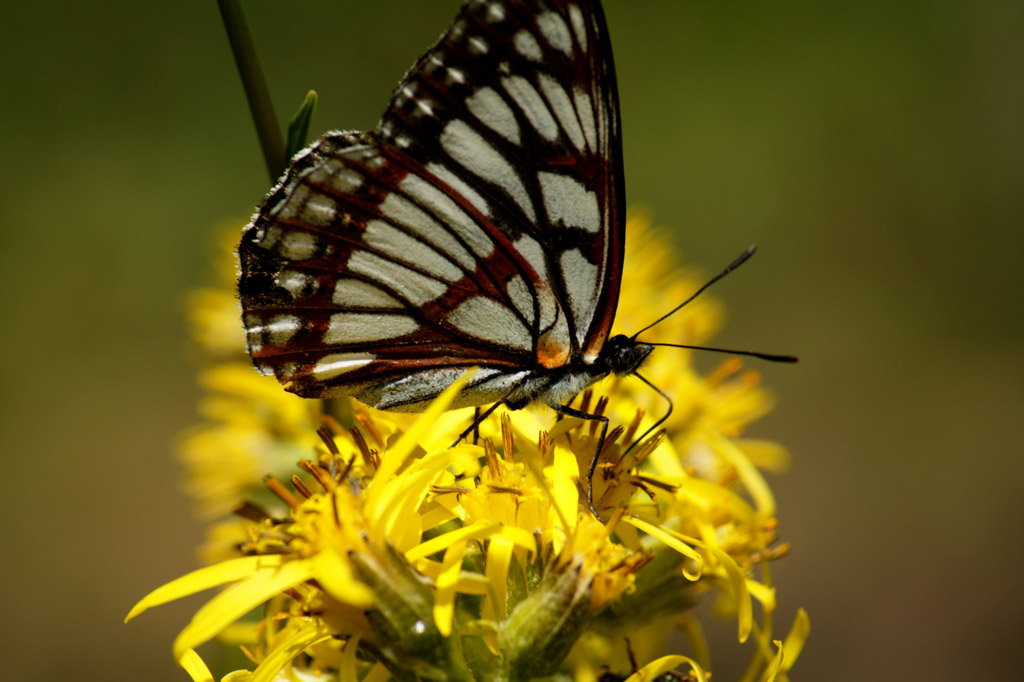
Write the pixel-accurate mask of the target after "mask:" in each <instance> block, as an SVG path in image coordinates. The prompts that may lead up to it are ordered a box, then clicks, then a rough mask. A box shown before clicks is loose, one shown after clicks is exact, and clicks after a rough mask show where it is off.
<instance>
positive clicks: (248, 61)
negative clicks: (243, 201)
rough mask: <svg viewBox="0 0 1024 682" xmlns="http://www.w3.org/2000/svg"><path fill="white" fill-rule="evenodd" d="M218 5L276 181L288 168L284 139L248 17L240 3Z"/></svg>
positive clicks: (233, 0)
mask: <svg viewBox="0 0 1024 682" xmlns="http://www.w3.org/2000/svg"><path fill="white" fill-rule="evenodd" d="M217 5H218V6H219V7H220V15H221V18H222V19H223V20H224V28H225V29H226V30H227V32H228V40H229V41H230V43H231V51H232V53H234V55H235V64H236V65H237V66H238V74H239V76H241V78H242V86H243V87H244V88H245V96H246V99H248V100H249V110H250V111H251V112H252V119H253V122H254V123H255V124H256V134H257V135H258V136H259V138H260V146H261V147H262V148H263V159H264V161H266V164H267V172H269V173H270V181H271V182H276V181H277V179H278V178H279V177H281V174H282V173H284V169H285V161H286V159H285V150H284V139H283V137H282V136H281V128H280V126H279V125H278V123H277V115H276V114H275V113H274V105H273V103H272V102H271V101H270V92H269V91H268V90H267V82H266V80H265V79H264V78H263V70H262V69H261V68H260V62H259V59H258V58H257V57H256V48H255V47H254V46H253V43H252V36H251V35H250V34H249V27H248V26H247V25H246V23H245V15H244V14H243V13H242V7H241V5H240V4H239V1H238V0H217Z"/></svg>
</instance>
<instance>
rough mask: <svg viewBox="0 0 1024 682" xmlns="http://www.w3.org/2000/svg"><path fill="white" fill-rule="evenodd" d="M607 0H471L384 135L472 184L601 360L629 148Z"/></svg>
mask: <svg viewBox="0 0 1024 682" xmlns="http://www.w3.org/2000/svg"><path fill="white" fill-rule="evenodd" d="M617 106H618V103H617V93H616V87H615V74H614V67H613V64H612V59H611V53H610V42H609V40H608V36H607V29H606V26H605V22H604V18H603V16H602V14H601V8H600V6H599V4H597V3H579V2H564V1H550V2H522V1H520V2H504V3H499V2H482V1H480V2H477V1H472V2H468V3H466V5H465V6H464V7H463V9H462V11H461V12H460V14H459V16H458V17H456V19H455V21H454V22H453V24H452V26H451V27H450V28H449V29H448V31H447V32H446V33H445V34H444V35H443V36H442V37H441V39H440V40H439V41H438V42H437V44H436V45H435V46H434V47H433V48H432V49H431V50H429V51H428V52H427V53H426V54H425V55H424V56H423V57H421V58H420V60H419V62H418V63H417V64H416V66H414V67H413V69H411V70H410V72H409V73H408V74H407V75H406V77H405V78H404V79H403V81H402V82H401V83H400V84H399V86H398V88H397V89H396V91H395V95H394V97H393V99H392V102H391V105H390V106H389V108H388V110H387V112H386V113H385V115H384V117H383V120H382V121H381V125H380V130H381V134H382V136H383V137H384V138H385V139H386V140H388V141H389V142H390V143H392V144H393V145H395V146H396V147H398V148H400V149H402V150H403V151H404V152H405V153H407V154H408V155H409V156H411V157H412V158H414V159H416V160H417V161H419V162H420V163H422V164H423V165H425V166H426V167H427V168H428V169H430V170H432V171H433V172H435V173H436V174H437V175H438V176H439V177H441V178H442V179H445V180H447V181H448V182H450V183H451V185H452V186H453V188H454V189H459V190H461V193H462V194H463V196H465V197H466V198H467V199H469V200H470V201H471V202H472V203H473V204H474V205H475V206H476V207H477V208H478V209H479V210H480V212H481V213H482V214H484V215H485V216H486V217H487V218H488V219H489V221H490V223H491V224H492V225H493V227H494V228H495V229H497V230H499V231H500V232H502V233H503V234H505V235H506V236H507V237H508V239H509V241H510V242H511V244H512V245H513V248H514V249H515V250H516V251H517V252H519V254H520V255H521V256H522V258H523V259H524V260H526V262H527V263H528V265H529V266H531V267H532V269H533V270H534V272H535V273H536V275H537V279H536V280H534V281H535V282H537V281H538V280H539V283H543V284H544V285H546V286H547V288H549V289H551V290H552V291H553V292H554V293H555V296H556V297H557V300H558V304H559V308H560V310H561V312H562V318H563V319H564V320H565V323H566V327H565V328H564V329H563V330H559V329H557V328H552V329H551V330H550V331H551V333H550V334H549V337H553V338H551V339H550V342H551V344H552V345H556V346H562V347H564V348H565V349H566V350H571V351H572V352H573V353H574V354H576V353H579V352H581V351H582V352H583V353H585V354H586V355H587V356H588V359H590V360H592V359H593V357H594V356H596V354H597V352H598V351H599V350H600V348H601V346H602V344H603V342H604V339H605V337H606V336H607V333H608V330H609V329H610V327H611V321H612V319H611V318H612V316H613V315H614V311H615V305H616V302H617V298H618V287H619V275H620V270H621V263H622V228H623V220H624V215H623V203H622V197H623V187H622V177H623V174H622V154H621V139H620V134H619V120H618V111H617Z"/></svg>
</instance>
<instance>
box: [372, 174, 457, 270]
mask: <svg viewBox="0 0 1024 682" xmlns="http://www.w3.org/2000/svg"><path fill="white" fill-rule="evenodd" d="M409 177H413V176H409ZM380 212H381V214H382V215H383V216H384V217H386V218H389V219H390V220H392V221H393V222H396V223H398V224H400V225H402V226H403V227H405V228H407V229H408V230H409V231H410V232H412V233H413V234H415V235H416V236H418V237H420V238H421V239H422V240H423V241H425V242H427V243H428V244H432V245H433V246H435V247H437V249H438V250H440V251H441V252H442V253H444V254H445V255H447V256H449V257H450V258H451V259H452V260H454V261H456V262H457V263H459V265H461V266H462V267H463V268H465V269H466V270H469V271H470V272H472V271H473V269H475V268H476V259H474V258H473V256H472V255H470V253H469V252H468V251H466V249H465V248H463V246H462V245H461V244H460V243H459V242H458V240H457V239H455V238H454V237H453V236H452V235H451V233H450V232H449V231H448V230H446V229H444V228H443V227H442V226H441V225H440V224H438V222H437V221H436V220H434V219H433V218H431V217H430V216H429V215H427V213H426V212H425V211H424V210H423V209H421V208H420V207H419V206H416V205H415V204H414V203H412V202H411V201H409V200H408V199H406V198H405V197H403V196H400V195H399V194H397V193H396V192H392V193H391V194H389V195H388V196H387V197H385V199H384V201H382V202H381V203H380ZM367 228H368V229H369V225H367ZM396 239H397V237H396ZM402 241H404V240H402ZM413 241H415V240H413ZM403 248H405V246H403ZM410 248H412V247H410ZM414 250H416V249H414ZM418 250H420V251H422V250H427V251H429V250H431V249H427V248H426V247H425V246H424V245H423V244H422V243H420V244H419V249H418ZM410 255H412V254H410ZM435 255H436V252H435ZM415 257H416V258H419V254H416V256H415ZM408 259H409V256H408V255H407V256H406V257H404V258H401V260H406V261H408ZM441 260H444V259H441ZM413 262H415V261H413ZM439 267H442V268H443V267H445V266H443V265H442V266H439ZM453 267H454V266H452V265H451V264H450V263H448V264H447V271H448V272H450V271H451V268H453ZM455 279H458V277H455ZM451 281H454V280H451Z"/></svg>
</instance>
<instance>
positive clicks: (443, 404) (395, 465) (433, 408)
mask: <svg viewBox="0 0 1024 682" xmlns="http://www.w3.org/2000/svg"><path fill="white" fill-rule="evenodd" d="M475 373H476V370H475V369H470V370H468V371H466V372H464V373H463V375H462V376H461V377H459V378H458V379H457V380H456V381H454V382H452V385H451V386H449V387H448V388H446V389H444V391H442V392H441V395H439V396H437V398H436V399H435V400H434V402H432V403H430V407H428V408H427V409H426V411H425V412H423V414H421V415H420V416H419V417H418V418H417V419H416V421H414V422H413V423H412V424H411V425H410V426H409V428H407V429H406V430H405V432H404V433H402V436H401V437H400V438H399V439H398V442H396V443H395V444H394V446H392V447H389V448H388V450H387V452H386V453H384V456H383V457H382V459H381V463H380V469H378V470H377V473H376V475H374V477H373V483H371V485H370V488H369V489H368V490H367V491H366V507H367V509H368V510H372V509H374V508H375V506H376V505H379V504H380V502H381V500H380V499H379V493H377V494H374V493H375V491H376V490H377V489H378V488H380V487H381V486H382V485H383V484H384V483H386V482H387V481H390V480H391V478H392V477H393V476H394V475H395V474H396V473H397V472H398V470H399V469H400V468H401V467H402V465H403V464H405V460H407V459H408V458H409V455H411V454H412V453H413V450H415V449H416V446H417V445H418V444H419V442H420V440H421V439H422V437H423V435H424V434H425V433H426V432H427V431H428V430H429V429H430V428H431V427H432V426H433V424H434V422H435V421H437V418H438V417H439V416H440V415H441V414H442V413H443V412H444V411H445V410H447V409H448V406H449V405H451V404H452V401H453V400H455V396H456V395H458V393H459V391H461V390H462V387H463V386H465V385H466V382H467V381H469V379H470V378H471V377H472V376H473V374H475ZM368 516H371V517H375V516H376V514H373V513H369V512H368Z"/></svg>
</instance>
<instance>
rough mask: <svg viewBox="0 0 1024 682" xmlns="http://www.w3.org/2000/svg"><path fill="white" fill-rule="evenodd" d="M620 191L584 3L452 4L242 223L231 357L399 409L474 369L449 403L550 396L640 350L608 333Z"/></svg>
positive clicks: (597, 16) (613, 98)
mask: <svg viewBox="0 0 1024 682" xmlns="http://www.w3.org/2000/svg"><path fill="white" fill-rule="evenodd" d="M624 201H625V200H624V183H623V173H622V152H621V139H620V123H619V115H618V97H617V92H616V84H615V72H614V66H613V63H612V57H611V47H610V42H609V40H608V36H607V28H606V25H605V21H604V17H603V13H602V11H601V8H600V4H599V3H598V2H590V1H584V0H532V1H528V0H504V1H489V2H485V1H482V0H469V1H468V2H466V3H465V5H464V6H463V8H462V10H461V11H460V13H459V15H458V16H457V17H456V19H455V21H454V22H453V23H452V24H451V26H449V28H448V29H447V31H446V32H445V33H444V34H443V35H442V36H441V38H440V39H439V40H438V41H437V43H436V44H435V45H434V46H433V47H432V48H430V49H429V50H428V51H427V52H426V54H424V55H423V56H422V57H421V58H420V59H419V60H418V62H417V63H416V64H415V65H414V66H413V68H412V69H411V70H410V71H409V73H407V74H406V76H405V77H404V79H403V80H402V81H401V82H400V83H399V85H398V87H397V88H396V90H395V92H394V94H393V96H392V99H391V101H390V103H389V105H388V107H387V109H386V111H385V113H384V115H383V117H382V118H381V121H380V124H379V125H378V127H377V129H376V130H373V131H367V132H333V133H328V134H326V135H325V136H324V137H322V138H321V139H320V140H318V141H317V142H316V143H314V144H313V145H312V146H311V147H309V148H307V149H306V150H304V151H302V152H300V153H299V154H297V155H296V156H295V158H294V159H293V160H292V164H291V167H290V168H289V169H288V171H287V172H286V174H285V175H284V177H283V178H282V179H281V181H280V182H279V183H278V185H277V186H276V187H275V188H274V189H273V190H271V192H270V194H269V195H268V196H267V198H266V199H265V200H264V202H263V204H262V205H261V206H260V207H259V209H258V212H257V214H256V216H255V217H254V218H253V221H252V223H251V224H250V225H249V226H248V227H247V228H246V229H245V232H244V233H243V236H242V241H241V245H240V246H239V255H240V260H241V268H242V272H241V277H240V280H239V295H240V299H241V303H242V309H243V322H244V324H245V327H246V333H247V343H248V349H249V353H250V355H251V356H252V358H253V361H254V363H255V365H256V367H257V368H258V369H259V370H260V371H262V372H264V373H266V374H273V375H275V376H276V377H277V378H278V379H279V380H280V381H281V382H282V383H283V384H284V385H285V386H286V387H287V388H288V390H291V391H293V392H295V393H298V394H299V395H302V396H305V397H312V398H323V397H331V396H337V395H349V396H352V397H355V398H357V399H358V400H360V401H362V402H364V403H367V404H369V405H372V406H374V407H378V408H382V409H390V410H403V411H417V410H420V409H423V408H424V407H425V406H426V405H427V404H429V403H430V401H431V400H433V398H435V397H436V396H437V395H438V394H439V393H440V392H441V391H442V390H444V388H446V387H447V386H448V385H450V384H451V383H452V382H454V381H455V380H456V379H458V378H459V377H460V376H462V375H463V374H464V373H465V372H467V371H468V370H469V369H470V368H474V367H475V368H477V371H476V373H475V374H474V376H473V378H472V379H471V380H470V381H469V383H468V384H467V385H466V387H465V388H464V389H463V390H462V392H461V393H460V395H459V396H458V397H457V398H456V400H455V402H454V404H453V406H454V407H460V406H479V405H485V404H488V403H495V402H503V403H504V404H506V405H508V406H509V407H512V408H520V407H523V406H525V405H527V404H529V403H532V402H543V403H546V404H548V405H551V406H553V407H557V406H560V405H562V404H564V403H565V402H567V401H568V400H569V399H570V398H572V396H574V395H576V394H577V393H578V392H579V391H581V390H582V389H583V388H585V387H586V386H588V385H590V384H592V383H594V382H595V381H597V380H598V379H600V378H602V377H604V376H606V375H608V374H609V373H616V374H628V373H630V372H632V371H634V370H635V369H636V368H637V367H638V366H639V364H640V363H641V362H642V361H643V359H644V358H646V356H647V354H648V353H650V351H651V347H650V346H647V345H645V344H641V343H638V342H636V341H635V340H633V339H630V338H627V337H624V336H622V337H615V338H614V339H609V336H610V329H611V325H612V320H613V318H614V315H615V308H616V304H617V301H618V294H619V278H620V275H621V269H622V257H623V252H622V249H623V242H624V234H623V232H624V225H625V216H624Z"/></svg>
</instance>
